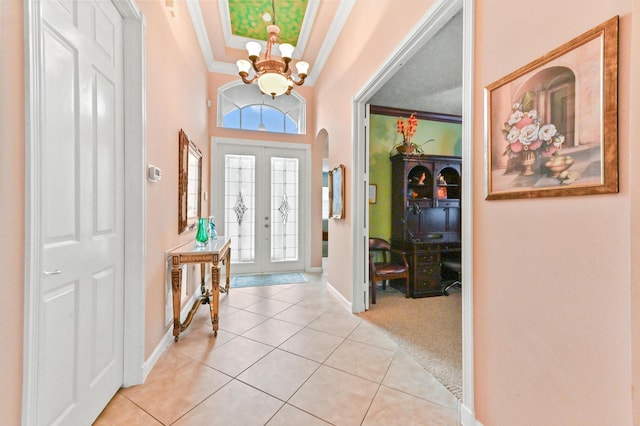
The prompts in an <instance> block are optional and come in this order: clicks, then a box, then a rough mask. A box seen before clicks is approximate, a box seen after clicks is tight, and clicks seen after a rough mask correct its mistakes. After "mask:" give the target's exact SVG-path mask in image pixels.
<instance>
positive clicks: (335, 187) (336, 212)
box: [329, 164, 344, 219]
mask: <svg viewBox="0 0 640 426" xmlns="http://www.w3.org/2000/svg"><path fill="white" fill-rule="evenodd" d="M329 218H331V219H344V165H343V164H340V165H339V166H338V167H336V168H334V169H332V170H329Z"/></svg>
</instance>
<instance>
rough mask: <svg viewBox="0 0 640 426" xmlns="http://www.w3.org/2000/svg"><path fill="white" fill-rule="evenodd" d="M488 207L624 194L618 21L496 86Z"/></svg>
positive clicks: (489, 134) (489, 104)
mask: <svg viewBox="0 0 640 426" xmlns="http://www.w3.org/2000/svg"><path fill="white" fill-rule="evenodd" d="M485 100H486V111H487V113H486V117H487V122H486V125H485V130H486V135H485V136H486V137H485V140H486V151H485V162H486V173H487V176H486V199H487V200H499V199H513V198H538V197H558V196H565V195H588V194H604V193H615V192H618V128H617V122H618V117H617V116H618V17H617V16H615V17H613V18H611V19H609V20H607V21H606V22H604V23H602V24H600V25H598V26H597V27H595V28H593V29H591V30H589V31H587V32H586V33H584V34H582V35H580V36H579V37H577V38H575V39H573V40H571V41H569V42H568V43H565V44H563V45H562V46H560V47H558V48H557V49H555V50H552V51H551V52H549V53H547V54H545V55H544V56H542V57H540V58H538V59H536V60H535V61H533V62H531V63H529V64H528V65H525V66H523V67H521V68H520V69H518V70H516V71H514V72H512V73H511V74H509V75H507V76H505V77H503V78H501V79H500V80H498V81H496V82H494V83H492V84H490V85H489V86H487V87H486V89H485Z"/></svg>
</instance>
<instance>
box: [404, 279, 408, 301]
mask: <svg viewBox="0 0 640 426" xmlns="http://www.w3.org/2000/svg"><path fill="white" fill-rule="evenodd" d="M405 281H406V282H407V284H406V286H407V289H406V290H405V295H404V297H409V278H405Z"/></svg>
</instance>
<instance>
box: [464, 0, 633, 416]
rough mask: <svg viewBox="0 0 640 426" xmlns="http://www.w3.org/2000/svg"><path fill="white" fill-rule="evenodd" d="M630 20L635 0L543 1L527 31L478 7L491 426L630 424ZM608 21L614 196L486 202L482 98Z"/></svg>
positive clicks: (480, 365)
mask: <svg viewBox="0 0 640 426" xmlns="http://www.w3.org/2000/svg"><path fill="white" fill-rule="evenodd" d="M631 8H632V2H631V0H612V1H609V2H600V1H596V0H586V1H585V0H566V1H562V2H558V1H554V0H540V1H538V2H536V3H535V7H528V8H526V19H523V17H522V13H523V12H524V11H523V10H520V9H518V10H514V8H513V2H510V1H508V0H498V1H477V2H476V23H475V25H476V30H475V81H474V96H475V105H474V117H473V118H474V130H473V132H474V138H473V140H474V142H473V143H474V147H473V149H474V152H475V153H476V155H475V156H474V158H473V160H472V162H471V161H469V162H468V163H470V164H472V166H473V178H474V182H473V183H474V188H473V194H474V199H473V208H474V224H473V226H474V247H473V250H474V259H473V267H474V283H473V284H474V327H475V332H474V341H475V402H476V414H477V418H478V419H479V420H480V421H481V422H482V423H483V424H484V425H486V426H489V425H514V424H517V425H578V424H579V425H604V424H606V425H630V424H631V422H632V419H631V413H632V406H631V387H632V381H631V377H632V376H631V349H632V345H631V327H630V324H631V322H630V321H631V315H630V300H631V296H632V293H631V292H630V285H629V283H630V273H629V271H630V268H631V264H630V258H629V253H630V241H631V239H630V235H629V223H630V200H631V194H630V190H629V189H630V184H631V182H630V180H629V169H630V163H631V162H630V145H631V144H630V141H631V139H630V132H629V130H630V128H629V124H630V119H631V114H630V99H631V98H630V95H629V89H630V79H631V75H632V74H633V72H632V70H631V66H630V59H631V51H632V49H631V44H630V42H631V38H630V36H631V28H632V25H631V24H632V20H631V15H630V13H631ZM578 11H579V12H578ZM614 15H620V17H621V19H620V43H619V79H618V82H619V86H618V93H619V96H618V112H619V120H618V123H619V128H618V130H619V159H620V162H619V171H620V193H619V194H611V195H597V196H581V197H562V198H544V199H535V200H504V201H485V200H484V190H485V189H484V185H483V182H484V162H483V155H482V153H483V152H484V146H483V140H484V127H483V114H484V104H483V97H484V93H483V88H484V87H485V86H487V85H489V84H490V83H492V82H494V81H496V80H498V79H500V78H501V77H502V76H504V75H506V74H508V73H510V72H511V71H513V70H515V69H517V68H519V67H520V66H523V65H525V64H527V63H529V62H531V61H532V60H534V59H536V58H538V57H540V56H542V55H543V54H544V53H546V52H548V51H550V50H552V49H554V48H556V47H558V46H560V45H561V44H563V43H565V42H566V41H569V40H570V39H572V38H574V37H576V36H578V35H580V34H582V33H583V32H585V31H587V30H589V29H591V28H592V27H594V26H596V25H598V24H600V23H602V22H604V21H606V20H607V19H609V18H611V17H612V16H614ZM636 49H637V46H636ZM637 73H638V71H637V70H636V71H635V74H637ZM636 121H637V120H636ZM635 130H636V132H637V128H636V129H635ZM636 135H637V134H636ZM636 139H637V138H636ZM636 156H637V154H636ZM635 163H636V165H637V163H638V162H637V160H636V162H635ZM636 192H637V191H636ZM636 251H637V249H636ZM636 293H637V290H636ZM635 304H637V302H635ZM636 334H637V330H636ZM636 358H637V355H636ZM636 385H637V383H636Z"/></svg>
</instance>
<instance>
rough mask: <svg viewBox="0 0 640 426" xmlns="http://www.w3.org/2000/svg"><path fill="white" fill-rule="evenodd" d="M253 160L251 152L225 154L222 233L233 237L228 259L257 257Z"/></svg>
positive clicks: (236, 259) (253, 258) (233, 260)
mask: <svg viewBox="0 0 640 426" xmlns="http://www.w3.org/2000/svg"><path fill="white" fill-rule="evenodd" d="M255 164H256V159H255V157H254V156H253V155H233V154H227V155H225V159H224V167H225V191H224V193H225V200H224V210H225V215H224V217H225V223H224V231H225V232H224V234H225V236H227V237H230V238H231V239H232V241H234V249H233V250H231V262H237V263H246V262H253V261H254V260H255V258H256V253H255V246H254V241H255V238H254V237H255V186H256V185H255V169H256V168H255Z"/></svg>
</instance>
